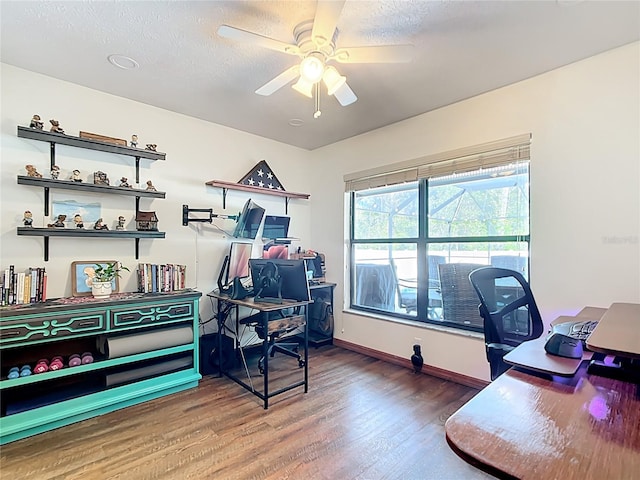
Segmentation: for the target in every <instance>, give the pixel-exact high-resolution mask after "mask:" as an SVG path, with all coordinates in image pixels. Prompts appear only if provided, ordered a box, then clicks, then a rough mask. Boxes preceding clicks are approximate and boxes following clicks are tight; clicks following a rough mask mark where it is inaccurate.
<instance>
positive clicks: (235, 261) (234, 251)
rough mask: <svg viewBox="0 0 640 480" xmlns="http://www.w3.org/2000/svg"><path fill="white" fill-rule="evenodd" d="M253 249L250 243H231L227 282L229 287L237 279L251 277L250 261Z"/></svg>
mask: <svg viewBox="0 0 640 480" xmlns="http://www.w3.org/2000/svg"><path fill="white" fill-rule="evenodd" d="M251 249H252V244H250V243H241V242H231V247H230V249H229V265H228V268H227V272H226V281H225V283H226V284H227V285H228V284H229V283H230V282H232V281H233V279H234V278H236V277H238V278H247V277H248V276H249V275H250V273H251V271H250V270H249V259H250V258H251Z"/></svg>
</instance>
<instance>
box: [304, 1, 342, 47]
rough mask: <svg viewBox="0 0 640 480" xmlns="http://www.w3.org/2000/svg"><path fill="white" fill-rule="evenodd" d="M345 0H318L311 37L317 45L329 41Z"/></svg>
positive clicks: (320, 45)
mask: <svg viewBox="0 0 640 480" xmlns="http://www.w3.org/2000/svg"><path fill="white" fill-rule="evenodd" d="M344 2H345V0H318V6H317V7H316V16H315V18H314V19H313V29H312V30H311V39H312V40H313V41H314V42H315V43H316V45H317V46H318V47H322V46H324V45H327V44H329V43H331V40H333V34H334V33H335V31H336V25H337V24H338V18H339V17H340V13H342V7H344Z"/></svg>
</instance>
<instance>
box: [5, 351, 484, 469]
mask: <svg viewBox="0 0 640 480" xmlns="http://www.w3.org/2000/svg"><path fill="white" fill-rule="evenodd" d="M309 355H310V361H309V372H310V386H309V392H308V393H306V394H304V393H302V388H299V389H296V390H292V391H290V392H287V393H284V394H282V395H279V396H276V397H274V398H272V399H271V400H270V406H269V409H268V410H264V409H263V408H262V402H261V400H260V399H259V398H258V397H256V396H254V395H252V394H251V393H250V392H248V391H246V390H244V389H243V388H242V387H240V386H239V385H237V384H236V383H234V382H232V381H231V380H229V379H227V378H215V377H210V376H207V377H205V378H204V379H203V380H202V381H201V382H200V385H199V386H198V388H196V389H191V390H188V391H185V392H181V393H177V394H174V395H170V396H168V397H163V398H160V399H157V400H153V401H150V402H147V403H144V404H141V405H136V406H133V407H129V408H126V409H123V410H119V411H116V412H112V413H110V414H107V415H103V416H100V417H97V418H93V419H89V420H85V421H83V422H79V423H76V424H73V425H69V426H67V427H64V428H60V429H57V430H53V431H50V432H46V433H43V434H40V435H36V436H34V437H31V438H26V439H23V440H20V441H17V442H13V443H10V444H8V445H4V446H2V447H1V449H0V477H1V478H2V479H7V480H9V479H11V480H18V479H29V480H40V479H47V480H48V479H60V480H63V479H64V480H73V479H82V480H93V479H100V480H102V479H127V480H129V479H171V480H173V479H179V480H182V479H216V480H233V479H242V480H245V479H256V480H258V479H259V480H266V479H269V480H276V479H277V480H282V479H313V480H315V479H322V480H324V479H327V480H348V479H369V480H382V479H389V480H391V479H402V480H411V479H415V480H429V479H437V480H440V479H443V480H447V479H451V480H474V479H487V478H493V477H490V476H489V475H487V474H485V473H483V472H481V471H479V470H476V469H475V468H473V467H471V466H470V465H468V464H466V463H465V462H464V461H462V460H461V459H459V458H458V457H457V456H456V455H455V454H454V453H453V452H452V451H451V449H450V448H449V447H448V445H447V443H446V440H445V434H444V422H445V421H446V419H447V418H448V417H449V415H451V414H452V413H453V412H454V411H456V410H457V409H458V408H459V407H460V406H461V405H463V404H464V403H465V402H467V401H468V400H469V399H470V398H472V397H473V396H474V395H475V394H476V393H477V391H476V390H474V389H471V388H469V387H465V386H462V385H458V384H455V383H451V382H447V381H444V380H440V379H438V378H434V377H430V376H428V375H416V374H414V373H413V372H412V371H411V370H408V369H406V368H402V367H399V366H397V365H392V364H389V363H386V362H383V361H380V360H376V359H373V358H370V357H366V356H364V355H361V354H358V353H354V352H350V351H348V350H344V349H340V348H337V347H333V346H325V347H321V348H318V349H311V350H310V354H309ZM280 358H282V357H279V356H276V358H275V359H274V360H272V363H271V365H272V366H273V368H274V369H275V368H276V364H277V362H278V361H279V359H280Z"/></svg>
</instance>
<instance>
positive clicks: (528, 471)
mask: <svg viewBox="0 0 640 480" xmlns="http://www.w3.org/2000/svg"><path fill="white" fill-rule="evenodd" d="M639 425H640V386H639V385H637V384H633V383H629V382H622V381H619V380H613V379H609V378H603V377H598V376H596V375H589V374H587V373H586V366H583V367H581V368H580V369H579V370H578V373H577V374H576V376H574V377H573V378H572V379H571V380H569V381H566V382H558V381H554V380H552V379H551V378H545V377H542V376H535V375H531V374H528V373H525V372H523V371H519V370H516V369H513V368H512V369H510V370H508V371H507V372H506V373H504V374H503V375H501V376H500V377H498V378H497V379H496V380H495V381H493V382H492V383H491V384H490V385H489V386H487V387H486V388H485V389H484V390H482V391H481V392H480V393H478V395H476V396H475V397H474V398H472V399H471V400H470V401H469V402H468V403H466V404H465V405H464V406H462V408H460V409H459V410H458V411H457V412H456V413H454V414H453V415H452V416H451V417H450V418H449V419H448V420H447V422H446V424H445V431H446V438H447V442H448V443H449V445H450V446H451V448H452V449H453V450H454V451H455V452H456V453H457V454H458V455H459V456H460V457H462V458H463V459H464V460H466V461H467V462H469V463H471V464H472V465H474V466H476V467H478V468H481V469H482V470H485V471H488V472H489V473H491V474H492V475H496V476H498V477H501V478H522V479H535V480H539V479H562V480H570V479H579V480H589V479H594V480H596V479H597V480H600V479H611V480H613V479H615V480H625V479H628V480H631V479H634V478H636V479H637V478H638V475H639V472H640V428H639Z"/></svg>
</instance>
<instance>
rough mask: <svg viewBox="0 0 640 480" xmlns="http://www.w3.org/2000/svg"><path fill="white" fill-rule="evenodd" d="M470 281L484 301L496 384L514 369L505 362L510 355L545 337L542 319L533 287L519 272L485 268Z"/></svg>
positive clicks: (482, 309)
mask: <svg viewBox="0 0 640 480" xmlns="http://www.w3.org/2000/svg"><path fill="white" fill-rule="evenodd" d="M469 280H470V281H471V284H472V285H473V288H474V289H475V291H476V293H477V294H478V297H479V298H480V305H479V306H478V309H479V311H480V316H481V317H482V319H483V323H484V341H485V348H486V352H487V360H488V361H489V366H490V368H491V380H495V379H496V378H498V376H500V375H502V374H503V373H504V372H506V371H507V370H508V369H509V367H510V365H509V364H507V363H506V362H505V361H504V360H503V357H504V356H505V355H506V354H507V353H509V352H510V351H511V350H513V349H514V348H515V347H516V346H518V345H520V344H521V343H523V342H526V341H528V340H533V339H535V338H538V337H540V335H542V332H543V331H544V325H543V323H542V317H541V316H540V311H539V310H538V306H537V305H536V302H535V299H534V298H533V293H532V292H531V288H530V287H529V284H528V283H527V281H526V280H525V279H524V277H523V276H522V275H521V274H520V273H519V272H516V271H514V270H508V269H506V268H497V267H483V268H479V269H477V270H474V271H473V272H471V273H470V274H469Z"/></svg>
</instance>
